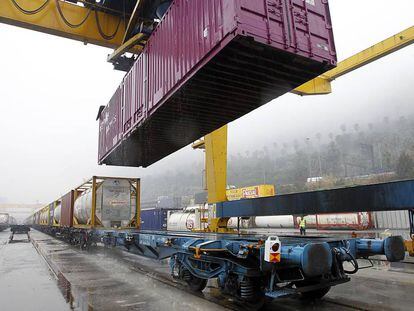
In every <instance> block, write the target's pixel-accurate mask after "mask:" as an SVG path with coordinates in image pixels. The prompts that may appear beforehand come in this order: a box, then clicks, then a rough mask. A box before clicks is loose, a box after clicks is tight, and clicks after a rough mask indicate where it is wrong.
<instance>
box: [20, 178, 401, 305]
mask: <svg viewBox="0 0 414 311" xmlns="http://www.w3.org/2000/svg"><path fill="white" fill-rule="evenodd" d="M139 198H140V181H139V179H127V178H113V177H93V178H92V179H91V180H89V181H87V182H85V183H83V184H82V185H81V186H79V187H76V188H74V189H72V190H71V191H69V192H68V193H67V194H66V195H64V196H63V197H61V198H59V199H57V200H55V201H53V202H52V203H51V204H49V205H47V206H45V207H43V208H42V209H40V210H38V211H36V212H35V213H34V214H33V215H32V216H31V217H30V218H29V219H28V223H31V224H32V226H33V227H34V228H36V229H39V230H41V231H43V232H46V233H49V234H52V235H54V236H56V237H58V238H62V239H65V240H66V241H68V242H69V243H71V244H74V245H78V246H80V247H82V248H88V247H90V246H94V245H97V244H98V243H99V244H103V245H105V246H111V247H119V248H121V249H123V250H125V251H129V252H131V253H135V254H139V255H142V256H146V257H150V258H153V259H158V260H163V259H169V264H170V268H171V275H172V277H174V278H177V279H179V280H181V281H183V282H185V283H186V284H187V285H188V288H189V289H190V290H192V291H201V290H203V289H204V288H205V287H206V284H207V280H208V279H217V281H218V284H219V288H220V290H221V291H223V293H225V294H228V295H232V296H235V297H236V298H238V299H241V300H243V301H246V302H249V303H261V302H263V301H264V300H265V298H266V297H267V298H283V297H291V296H293V297H298V296H302V297H304V298H320V297H322V296H324V295H325V294H326V293H327V292H328V291H329V289H330V288H331V287H332V286H335V285H339V284H342V283H344V282H348V281H349V280H350V277H349V275H350V274H353V273H356V272H357V271H358V269H359V268H358V267H359V266H358V258H369V257H370V256H373V255H385V256H386V258H387V259H388V260H389V261H400V260H402V259H403V258H404V257H405V249H404V242H403V239H402V238H401V237H400V236H391V237H387V238H386V239H385V240H379V239H362V238H352V239H344V238H334V237H299V236H263V235H260V236H257V235H234V234H217V233H200V232H198V233H197V232H182V231H150V230H142V228H140V225H141V222H140V199H139ZM346 262H350V263H351V264H352V267H353V268H352V269H351V270H347V268H346V265H344V263H346Z"/></svg>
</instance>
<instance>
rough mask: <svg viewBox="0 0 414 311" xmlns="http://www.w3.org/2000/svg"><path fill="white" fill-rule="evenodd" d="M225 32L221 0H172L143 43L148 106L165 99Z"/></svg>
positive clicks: (194, 68) (152, 106) (149, 107)
mask: <svg viewBox="0 0 414 311" xmlns="http://www.w3.org/2000/svg"><path fill="white" fill-rule="evenodd" d="M227 2H228V3H233V2H234V1H227ZM229 8H230V7H229V4H227V9H229ZM232 9H233V10H234V7H232ZM232 13H233V15H234V11H233V12H232ZM233 23H234V21H233ZM229 30H230V29H229V28H227V29H226V31H229ZM225 35H227V32H226V33H224V28H223V2H222V1H221V0H213V1H200V0H194V1H182V0H181V1H175V5H172V6H171V7H170V10H169V11H168V12H167V13H166V15H165V17H164V19H163V21H162V22H161V23H160V24H159V25H158V27H157V29H156V30H155V31H154V33H153V34H152V36H151V39H150V40H149V42H148V44H147V49H146V50H147V53H148V65H149V74H150V80H149V84H148V110H150V111H151V110H153V109H154V108H156V107H157V106H158V105H159V104H160V103H161V102H163V101H165V100H167V99H168V98H169V96H168V95H170V93H171V92H172V91H173V90H174V89H177V88H179V87H180V86H181V84H182V83H183V82H184V81H185V80H187V79H188V78H189V76H188V77H187V75H188V74H191V73H192V72H193V71H196V70H198V69H199V68H197V66H196V65H197V64H198V63H199V62H200V61H201V60H202V59H203V58H204V57H206V56H207V54H209V53H211V52H212V50H213V48H214V47H215V46H216V45H217V44H218V43H220V41H221V40H222V39H223V37H224V36H225Z"/></svg>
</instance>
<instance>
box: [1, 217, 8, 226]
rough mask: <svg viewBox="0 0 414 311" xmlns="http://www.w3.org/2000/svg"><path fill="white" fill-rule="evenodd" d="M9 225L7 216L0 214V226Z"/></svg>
mask: <svg viewBox="0 0 414 311" xmlns="http://www.w3.org/2000/svg"><path fill="white" fill-rule="evenodd" d="M8 223H9V214H0V225H3V224H8Z"/></svg>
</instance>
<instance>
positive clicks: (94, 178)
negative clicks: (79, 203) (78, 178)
mask: <svg viewBox="0 0 414 311" xmlns="http://www.w3.org/2000/svg"><path fill="white" fill-rule="evenodd" d="M96 186H97V184H96V176H93V177H92V210H91V226H92V228H95V224H96V188H97V187H96Z"/></svg>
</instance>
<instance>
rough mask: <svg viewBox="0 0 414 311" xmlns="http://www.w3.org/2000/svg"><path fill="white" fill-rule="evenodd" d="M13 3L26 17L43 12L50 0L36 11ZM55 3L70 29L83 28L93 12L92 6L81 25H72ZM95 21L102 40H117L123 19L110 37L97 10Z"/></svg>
mask: <svg viewBox="0 0 414 311" xmlns="http://www.w3.org/2000/svg"><path fill="white" fill-rule="evenodd" d="M11 1H12V3H13V4H14V6H15V7H16V8H17V9H18V10H19V11H20V12H22V13H23V14H26V15H35V14H37V13H39V12H41V11H42V10H43V9H44V8H45V7H46V5H47V4H48V3H49V0H45V2H44V3H43V4H42V5H41V6H40V7H38V8H37V9H35V10H26V9H24V8H22V7H21V6H20V5H19V4H18V3H17V2H16V0H11ZM55 3H56V8H57V10H58V12H59V15H60V17H61V18H62V20H63V22H64V23H65V24H66V25H67V26H68V27H70V28H78V27H80V26H82V25H83V24H84V23H85V22H86V20H87V19H88V18H89V16H90V15H91V12H92V6H91V7H90V8H89V10H88V13H86V15H85V17H84V18H83V19H82V20H81V21H80V22H79V23H77V24H72V23H71V22H69V20H68V19H67V18H66V17H65V15H64V14H63V11H62V7H61V6H60V1H59V0H55ZM95 20H96V26H97V28H98V32H99V34H100V35H101V37H102V38H104V39H105V40H108V41H109V40H112V39H113V38H115V36H116V34H117V33H118V30H119V26H120V25H121V21H122V17H120V18H119V22H118V25H117V26H116V28H115V31H114V32H113V33H112V34H110V35H107V34H105V33H104V32H103V30H102V27H101V23H100V22H99V16H98V11H97V10H95Z"/></svg>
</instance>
